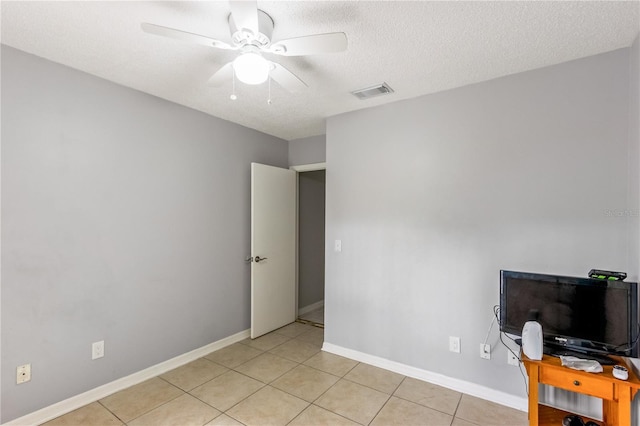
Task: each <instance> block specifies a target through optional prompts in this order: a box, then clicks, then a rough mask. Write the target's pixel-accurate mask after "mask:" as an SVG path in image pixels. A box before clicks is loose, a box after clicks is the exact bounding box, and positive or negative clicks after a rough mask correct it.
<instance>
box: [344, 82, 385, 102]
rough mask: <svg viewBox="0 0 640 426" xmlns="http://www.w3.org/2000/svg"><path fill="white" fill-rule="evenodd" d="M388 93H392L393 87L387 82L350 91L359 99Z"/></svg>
mask: <svg viewBox="0 0 640 426" xmlns="http://www.w3.org/2000/svg"><path fill="white" fill-rule="evenodd" d="M389 93H393V89H392V88H391V87H389V85H388V84H387V83H382V84H378V85H376V86H371V87H366V88H364V89H360V90H354V91H353V92H351V94H352V95H353V96H355V97H356V98H358V99H360V100H361V101H363V100H365V99H369V98H373V97H375V96H380V95H386V94H389Z"/></svg>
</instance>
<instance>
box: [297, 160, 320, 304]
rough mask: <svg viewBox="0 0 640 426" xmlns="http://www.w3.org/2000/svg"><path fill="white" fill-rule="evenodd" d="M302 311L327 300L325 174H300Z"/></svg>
mask: <svg viewBox="0 0 640 426" xmlns="http://www.w3.org/2000/svg"><path fill="white" fill-rule="evenodd" d="M298 195H299V198H298V308H304V307H305V306H309V305H311V304H313V303H317V302H320V301H322V300H324V218H325V214H324V210H325V171H324V170H318V171H314V172H305V173H299V174H298Z"/></svg>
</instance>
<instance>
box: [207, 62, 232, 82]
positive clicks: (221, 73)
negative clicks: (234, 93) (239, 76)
mask: <svg viewBox="0 0 640 426" xmlns="http://www.w3.org/2000/svg"><path fill="white" fill-rule="evenodd" d="M232 78H233V65H232V63H231V62H228V63H226V64H225V65H223V66H222V68H220V69H219V70H218V71H216V72H215V74H213V75H212V76H211V78H209V80H208V81H207V84H209V85H211V86H222V85H223V84H224V83H226V82H227V81H229V80H231V79H232Z"/></svg>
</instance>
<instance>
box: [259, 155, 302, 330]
mask: <svg viewBox="0 0 640 426" xmlns="http://www.w3.org/2000/svg"><path fill="white" fill-rule="evenodd" d="M251 256H252V258H253V261H252V262H251V338H252V339H254V338H256V337H259V336H262V335H263V334H266V333H268V332H270V331H273V330H275V329H276V328H279V327H282V326H283V325H286V324H289V323H291V322H293V321H295V320H296V264H295V258H296V172H294V171H293V170H287V169H281V168H279V167H272V166H266V165H264V164H257V163H251Z"/></svg>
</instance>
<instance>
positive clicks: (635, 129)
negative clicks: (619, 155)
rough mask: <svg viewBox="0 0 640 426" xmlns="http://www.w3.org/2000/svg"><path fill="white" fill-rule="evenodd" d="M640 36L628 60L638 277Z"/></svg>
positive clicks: (635, 273) (632, 243)
mask: <svg viewBox="0 0 640 426" xmlns="http://www.w3.org/2000/svg"><path fill="white" fill-rule="evenodd" d="M638 76H640V37H636V39H635V41H634V43H633V45H632V46H631V52H630V60H629V158H628V162H629V209H630V210H629V211H628V215H627V220H628V221H629V226H630V232H629V234H628V238H629V274H630V276H632V277H633V278H634V279H635V280H638V279H639V278H640V78H638Z"/></svg>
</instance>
